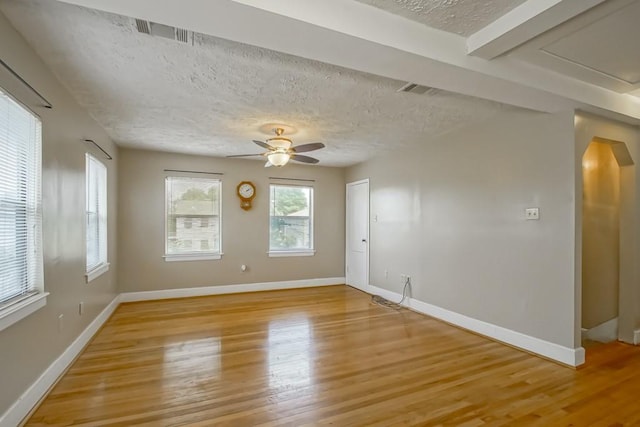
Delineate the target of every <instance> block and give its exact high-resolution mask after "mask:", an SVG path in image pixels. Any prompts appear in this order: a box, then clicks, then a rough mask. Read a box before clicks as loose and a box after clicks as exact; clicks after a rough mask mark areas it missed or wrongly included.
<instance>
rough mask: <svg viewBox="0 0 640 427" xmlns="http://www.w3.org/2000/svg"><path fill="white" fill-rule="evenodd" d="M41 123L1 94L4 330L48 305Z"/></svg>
mask: <svg viewBox="0 0 640 427" xmlns="http://www.w3.org/2000/svg"><path fill="white" fill-rule="evenodd" d="M41 126H42V125H41V123H40V119H39V118H38V117H36V116H35V115H34V114H33V113H32V112H31V111H29V110H27V109H26V108H25V107H23V106H22V105H20V104H18V103H17V102H16V101H14V100H13V99H12V98H11V97H9V96H8V95H7V94H5V93H4V92H2V91H0V330H2V329H4V328H6V327H7V326H9V325H11V324H12V323H15V322H17V321H18V320H20V319H21V318H23V317H25V316H27V315H28V314H30V313H32V312H33V311H35V310H37V309H38V308H40V307H42V306H44V305H45V303H46V300H45V297H46V294H44V293H43V292H42V288H43V283H42V280H43V279H42V243H41V242H42V239H41V224H42V220H41V211H42V209H41V200H42V199H41V195H40V186H41V171H42V166H41V155H40V150H41V145H42V137H41Z"/></svg>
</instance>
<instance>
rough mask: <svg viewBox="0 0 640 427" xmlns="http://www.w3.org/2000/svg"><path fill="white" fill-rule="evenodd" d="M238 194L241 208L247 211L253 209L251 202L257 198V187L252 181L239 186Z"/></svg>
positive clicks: (243, 182)
mask: <svg viewBox="0 0 640 427" xmlns="http://www.w3.org/2000/svg"><path fill="white" fill-rule="evenodd" d="M237 193H238V197H239V198H240V207H241V208H242V209H244V210H245V211H248V210H249V209H251V201H252V200H253V198H254V197H255V196H256V186H255V185H253V183H252V182H251V181H242V182H241V183H240V184H238V189H237Z"/></svg>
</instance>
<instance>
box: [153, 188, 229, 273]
mask: <svg viewBox="0 0 640 427" xmlns="http://www.w3.org/2000/svg"><path fill="white" fill-rule="evenodd" d="M165 190H166V218H165V221H166V226H165V228H166V236H165V260H166V261H196V260H209V259H220V257H221V255H222V251H221V247H222V246H221V231H220V230H221V221H222V219H221V216H222V215H221V212H222V210H221V199H222V197H221V196H222V183H221V181H220V180H219V179H215V178H193V177H182V176H169V177H167V178H166V181H165Z"/></svg>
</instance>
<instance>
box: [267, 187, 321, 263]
mask: <svg viewBox="0 0 640 427" xmlns="http://www.w3.org/2000/svg"><path fill="white" fill-rule="evenodd" d="M269 217H270V218H269V251H270V252H288V251H289V252H292V251H294V252H297V251H311V250H313V187H304V186H291V185H276V184H271V186H270V189H269Z"/></svg>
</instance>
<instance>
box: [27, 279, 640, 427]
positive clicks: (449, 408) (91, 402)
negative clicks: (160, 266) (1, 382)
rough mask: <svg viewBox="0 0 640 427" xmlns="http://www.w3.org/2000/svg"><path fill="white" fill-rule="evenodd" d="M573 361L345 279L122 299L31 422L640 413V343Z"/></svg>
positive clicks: (490, 418)
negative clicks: (581, 364) (543, 354)
mask: <svg viewBox="0 0 640 427" xmlns="http://www.w3.org/2000/svg"><path fill="white" fill-rule="evenodd" d="M587 356H588V359H587V360H588V362H587V366H586V367H585V368H583V369H579V370H574V369H571V368H567V367H563V366H560V365H557V364H555V363H553V362H549V361H547V360H543V359H540V358H538V357H535V356H532V355H530V354H527V353H524V352H521V351H518V350H515V349H513V348H510V347H507V346H504V345H501V344H498V343H496V342H493V341H491V340H488V339H485V338H483V337H480V336H477V335H474V334H472V333H468V332H465V331H463V330H460V329H457V328H455V327H452V326H450V325H447V324H445V323H442V322H440V321H437V320H435V319H432V318H429V317H426V316H423V315H420V314H417V313H413V312H411V311H407V310H404V309H403V310H399V311H397V310H393V309H389V308H384V307H380V306H378V305H375V304H372V303H371V298H370V296H368V295H366V294H364V293H362V292H360V291H357V290H355V289H352V288H349V287H347V286H332V287H322V288H312V289H299V290H287V291H273V292H259V293H251V294H239V295H222V296H213V297H200V298H190V299H179V300H165V301H153V302H142V303H130V304H123V305H121V306H120V307H119V308H118V309H117V311H116V312H115V314H114V315H113V316H112V318H111V319H110V320H109V321H108V322H107V324H106V325H105V326H104V328H103V329H102V330H101V331H100V332H99V333H98V334H97V335H96V337H95V338H94V340H93V341H92V342H91V344H90V345H89V346H88V347H87V348H86V350H85V351H84V353H83V354H82V355H81V356H80V358H79V359H78V360H77V361H76V362H75V364H74V365H73V366H72V368H71V369H70V370H69V372H68V373H67V374H66V375H65V376H64V377H63V378H62V379H61V381H60V382H59V383H58V385H57V386H56V387H55V388H54V389H53V390H52V391H51V393H50V394H49V396H48V397H47V398H46V399H45V401H44V402H43V403H42V405H41V406H40V408H39V409H38V410H37V411H36V412H35V413H34V414H33V416H32V417H31V419H30V420H29V421H28V422H27V425H29V426H67V425H78V426H224V425H228V426H257V425H262V426H280V425H291V426H302V425H335V426H395V425H426V426H441V425H442V426H444V425H451V426H454V425H455V426H518V425H532V426H556V425H558V426H589V425H594V426H621V425H629V426H632V425H640V348H636V347H632V346H627V345H624V344H619V343H613V344H608V345H605V346H601V347H597V348H594V349H591V350H590V352H589V353H588V355H587Z"/></svg>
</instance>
